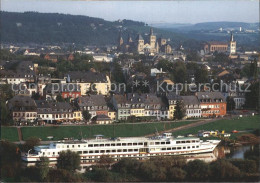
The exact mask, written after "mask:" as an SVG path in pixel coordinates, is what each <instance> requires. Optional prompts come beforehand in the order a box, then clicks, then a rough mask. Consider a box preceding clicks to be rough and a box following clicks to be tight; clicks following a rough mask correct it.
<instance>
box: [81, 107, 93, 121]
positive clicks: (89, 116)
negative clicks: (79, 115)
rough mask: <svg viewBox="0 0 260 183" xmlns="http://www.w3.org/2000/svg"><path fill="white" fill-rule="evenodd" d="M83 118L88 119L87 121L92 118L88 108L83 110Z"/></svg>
mask: <svg viewBox="0 0 260 183" xmlns="http://www.w3.org/2000/svg"><path fill="white" fill-rule="evenodd" d="M83 118H84V119H85V120H86V121H89V120H90V119H91V114H90V113H89V111H88V110H84V111H83Z"/></svg>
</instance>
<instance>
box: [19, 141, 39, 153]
mask: <svg viewBox="0 0 260 183" xmlns="http://www.w3.org/2000/svg"><path fill="white" fill-rule="evenodd" d="M39 144H40V139H39V138H38V137H30V138H28V139H27V140H26V141H25V144H24V145H23V150H24V151H26V152H27V151H29V150H30V149H33V148H34V146H37V145H39Z"/></svg>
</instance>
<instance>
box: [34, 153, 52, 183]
mask: <svg viewBox="0 0 260 183" xmlns="http://www.w3.org/2000/svg"><path fill="white" fill-rule="evenodd" d="M36 167H37V168H38V169H39V175H40V179H41V181H46V179H47V176H48V173H49V170H50V168H49V158H47V157H40V161H37V162H36Z"/></svg>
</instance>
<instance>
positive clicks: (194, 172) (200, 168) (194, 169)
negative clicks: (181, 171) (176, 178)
mask: <svg viewBox="0 0 260 183" xmlns="http://www.w3.org/2000/svg"><path fill="white" fill-rule="evenodd" d="M185 170H186V172H187V176H188V177H189V179H190V180H197V181H200V180H203V181H205V180H207V178H208V177H209V174H210V171H209V165H208V164H207V163H206V162H204V161H202V160H194V161H190V162H188V163H187V165H186V167H185Z"/></svg>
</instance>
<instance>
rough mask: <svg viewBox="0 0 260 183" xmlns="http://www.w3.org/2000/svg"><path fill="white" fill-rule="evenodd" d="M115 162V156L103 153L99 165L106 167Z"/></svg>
mask: <svg viewBox="0 0 260 183" xmlns="http://www.w3.org/2000/svg"><path fill="white" fill-rule="evenodd" d="M113 162H114V160H113V158H111V157H110V156H108V155H103V156H100V159H99V161H98V165H99V166H100V167H106V166H110V165H111V164H112V163H113Z"/></svg>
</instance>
